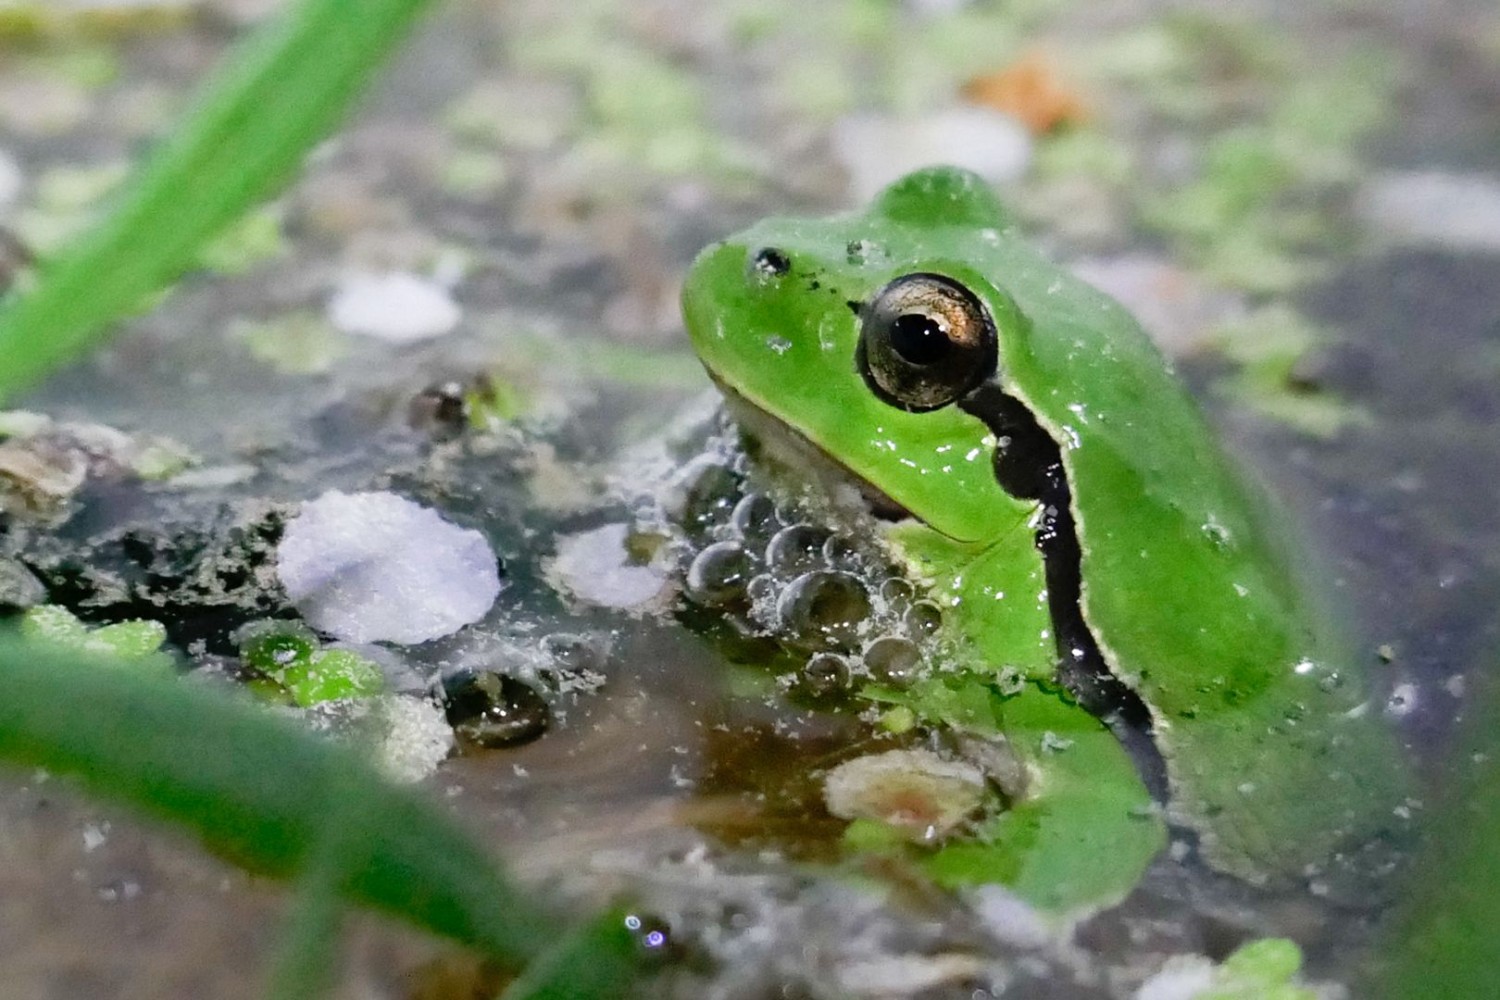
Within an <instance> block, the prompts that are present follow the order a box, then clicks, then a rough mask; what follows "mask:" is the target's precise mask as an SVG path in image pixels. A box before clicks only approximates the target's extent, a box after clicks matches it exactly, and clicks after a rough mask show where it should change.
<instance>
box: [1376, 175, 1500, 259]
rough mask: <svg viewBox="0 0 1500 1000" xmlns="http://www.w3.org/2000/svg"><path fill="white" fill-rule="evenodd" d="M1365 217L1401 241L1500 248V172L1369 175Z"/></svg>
mask: <svg viewBox="0 0 1500 1000" xmlns="http://www.w3.org/2000/svg"><path fill="white" fill-rule="evenodd" d="M1358 205H1359V212H1360V215H1361V216H1362V217H1363V218H1364V220H1365V223H1366V224H1367V225H1369V226H1370V227H1372V228H1374V229H1376V230H1378V231H1380V232H1381V233H1383V234H1385V235H1386V236H1387V237H1389V238H1391V239H1394V240H1395V241H1397V242H1399V243H1406V244H1413V245H1419V246H1420V245H1429V246H1441V247H1446V248H1448V249H1452V250H1500V175H1495V174H1481V173H1471V174H1466V173H1449V172H1447V171H1442V170H1415V171H1408V172H1397V173H1389V174H1385V175H1382V176H1379V177H1376V178H1374V179H1373V180H1371V181H1369V182H1368V183H1367V184H1366V185H1365V187H1364V190H1363V191H1361V192H1360V196H1359V199H1358Z"/></svg>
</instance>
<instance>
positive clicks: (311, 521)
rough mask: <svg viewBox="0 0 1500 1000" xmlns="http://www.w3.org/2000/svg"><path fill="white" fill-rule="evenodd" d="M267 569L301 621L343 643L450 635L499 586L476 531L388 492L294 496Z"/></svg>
mask: <svg viewBox="0 0 1500 1000" xmlns="http://www.w3.org/2000/svg"><path fill="white" fill-rule="evenodd" d="M276 571H277V573H278V575H279V576H280V578H281V583H282V586H284V587H285V588H286V592H287V595H288V596H289V597H290V598H291V600H292V603H293V604H294V605H295V606H296V608H297V610H298V611H300V612H301V613H302V615H303V617H304V618H306V619H307V621H308V623H309V624H311V625H312V626H313V627H314V628H316V629H319V630H320V631H323V632H326V633H329V634H331V635H333V636H336V637H337V638H340V639H344V640H347V641H349V642H399V643H418V642H426V641H427V640H429V639H437V638H440V637H442V636H445V635H451V634H452V633H454V632H457V631H458V630H459V629H461V628H463V627H464V626H465V625H468V624H471V623H473V622H476V621H478V620H479V619H480V618H482V617H484V615H485V613H486V612H487V611H489V609H490V606H491V605H493V604H494V603H495V598H496V596H498V595H499V593H500V588H501V582H500V570H499V563H498V561H497V560H496V558H495V553H494V552H493V551H492V550H491V549H490V546H489V543H488V542H487V541H486V540H485V537H484V536H483V535H481V534H480V533H479V532H477V531H472V530H470V529H468V528H460V527H458V526H457V525H454V524H451V523H449V522H448V521H445V520H443V518H442V516H441V515H439V514H438V512H437V511H435V510H432V509H430V508H427V507H423V506H422V505H420V504H417V503H413V502H412V501H410V500H407V499H405V498H403V497H399V496H397V495H395V494H394V493H352V494H351V493H341V492H339V491H337V490H332V491H330V492H328V493H325V494H323V495H322V496H320V497H318V498H317V499H316V500H309V501H308V502H307V503H304V504H303V505H302V510H301V511H300V512H299V513H298V514H297V516H296V517H294V518H292V520H291V521H290V522H289V523H288V524H287V527H286V534H285V535H284V536H283V537H282V539H281V545H280V546H279V547H278V549H277V552H276Z"/></svg>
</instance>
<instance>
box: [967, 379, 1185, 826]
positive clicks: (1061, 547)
mask: <svg viewBox="0 0 1500 1000" xmlns="http://www.w3.org/2000/svg"><path fill="white" fill-rule="evenodd" d="M958 406H959V408H960V409H962V410H963V411H964V412H965V413H968V414H970V415H972V416H975V417H978V418H979V419H980V420H982V421H984V424H985V426H986V427H988V428H989V429H990V433H991V434H993V435H994V436H995V439H996V441H997V442H998V444H997V445H996V448H995V455H994V461H993V467H994V471H995V479H996V481H998V482H999V484H1000V488H1001V489H1003V490H1004V491H1005V492H1006V493H1008V494H1010V495H1011V496H1013V497H1016V498H1018V499H1023V500H1035V501H1037V503H1038V504H1040V505H1041V507H1042V519H1041V523H1040V524H1039V525H1038V526H1037V531H1036V546H1037V548H1038V549H1039V550H1040V551H1041V553H1042V563H1043V566H1044V567H1045V569H1046V574H1047V612H1048V615H1049V616H1050V617H1051V619H1052V633H1053V636H1054V638H1055V640H1056V644H1057V678H1058V680H1059V681H1060V682H1061V683H1062V684H1063V685H1064V686H1066V687H1067V689H1068V690H1069V691H1070V692H1072V693H1073V696H1074V697H1075V698H1077V699H1078V703H1079V704H1081V705H1082V706H1083V707H1084V708H1086V709H1087V710H1088V711H1089V712H1091V713H1093V714H1094V715H1096V716H1098V717H1099V718H1101V719H1103V720H1104V721H1105V722H1107V723H1109V725H1110V728H1111V729H1113V730H1114V731H1115V733H1116V735H1117V736H1119V737H1120V740H1121V742H1122V743H1124V744H1125V746H1126V748H1127V749H1128V750H1129V751H1130V753H1131V755H1132V757H1134V759H1135V761H1136V763H1137V766H1138V767H1139V768H1140V769H1141V774H1142V779H1143V780H1144V781H1145V782H1146V785H1147V787H1148V788H1149V789H1150V790H1151V794H1152V795H1154V796H1155V797H1156V798H1158V799H1162V800H1164V799H1165V798H1166V795H1167V781H1166V767H1165V764H1164V762H1163V761H1162V759H1161V755H1160V753H1158V752H1157V750H1156V747H1155V744H1154V743H1153V742H1152V741H1151V737H1150V729H1151V715H1150V712H1149V711H1148V710H1147V708H1146V705H1145V703H1144V702H1143V701H1141V699H1140V696H1138V695H1137V694H1136V693H1135V692H1134V691H1132V690H1131V689H1130V688H1128V687H1126V686H1125V684H1124V683H1123V682H1122V681H1121V680H1120V679H1119V678H1118V677H1116V676H1115V675H1114V674H1113V673H1111V672H1110V669H1109V664H1108V662H1107V661H1106V660H1105V659H1104V654H1103V653H1101V652H1100V651H1099V643H1098V642H1097V641H1096V640H1095V639H1094V634H1093V632H1092V631H1090V630H1089V627H1088V623H1087V622H1085V621H1084V618H1083V602H1082V595H1083V576H1082V550H1081V549H1080V548H1079V544H1078V532H1077V529H1076V527H1075V526H1074V523H1073V497H1072V492H1071V490H1070V488H1069V486H1068V477H1067V473H1066V471H1065V470H1064V468H1063V463H1062V452H1061V450H1060V449H1059V447H1058V444H1057V442H1056V441H1054V440H1053V439H1052V437H1051V435H1049V434H1048V433H1047V432H1046V431H1045V430H1043V429H1042V426H1041V425H1040V424H1039V423H1037V420H1036V417H1035V416H1034V415H1033V414H1032V413H1031V411H1030V410H1028V409H1027V408H1026V406H1025V405H1024V404H1023V403H1021V401H1020V400H1018V399H1016V398H1014V397H1012V396H1008V395H1006V393H1005V392H1004V390H1002V389H1001V388H1000V386H999V384H998V383H996V382H995V381H994V380H993V379H991V380H990V381H987V382H985V383H984V384H983V385H981V386H980V387H979V388H977V389H975V390H974V391H973V392H971V393H970V394H969V395H967V396H965V397H964V398H963V399H961V400H959V401H958Z"/></svg>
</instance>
